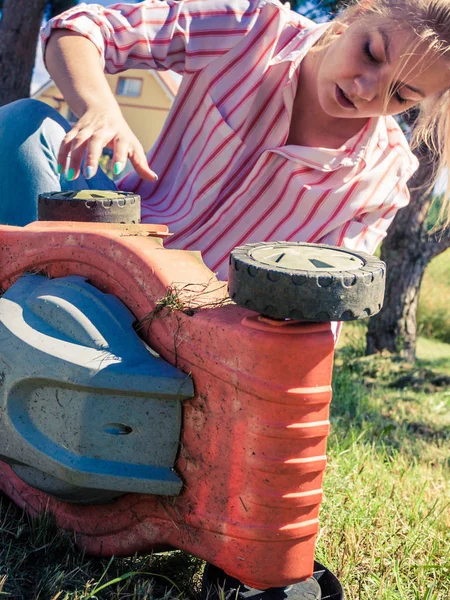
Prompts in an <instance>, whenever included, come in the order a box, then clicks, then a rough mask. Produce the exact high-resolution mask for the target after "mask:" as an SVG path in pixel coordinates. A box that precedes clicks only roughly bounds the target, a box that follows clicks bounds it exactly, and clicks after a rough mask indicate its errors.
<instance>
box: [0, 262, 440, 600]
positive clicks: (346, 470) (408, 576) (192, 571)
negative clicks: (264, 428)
mask: <svg viewBox="0 0 450 600" xmlns="http://www.w3.org/2000/svg"><path fill="white" fill-rule="evenodd" d="M447 262H448V263H449V264H448V265H447ZM439 263H440V264H439ZM434 269H437V271H434ZM437 273H439V276H438V275H437ZM441 284H442V286H443V288H442V289H440V288H439V289H438V290H437V287H438V286H439V285H441ZM449 289H450V261H448V257H447V256H446V255H443V256H442V257H439V258H438V259H436V261H434V262H433V263H432V265H431V267H430V273H427V279H426V280H425V282H424V287H423V292H422V297H421V311H422V313H421V314H422V316H421V322H420V323H421V330H422V332H426V333H430V332H431V333H432V334H433V335H434V334H435V333H436V328H438V329H439V331H441V330H442V331H443V330H444V329H443V325H442V323H441V322H440V321H439V320H437V319H436V315H433V314H432V313H433V312H436V311H435V307H436V306H438V303H439V302H440V298H448V290H449ZM444 305H445V303H443V306H444ZM444 308H445V310H446V311H447V312H446V313H445V315H444V316H443V317H442V320H443V322H445V323H446V324H448V328H449V331H450V309H447V308H446V307H445V306H444ZM430 313H431V316H430ZM433 319H434V320H433ZM427 323H428V325H427ZM430 323H432V325H430ZM427 327H428V329H427ZM364 335H365V325H364V324H355V325H350V324H347V325H346V326H345V327H344V331H343V334H342V336H341V341H340V344H339V348H338V351H337V354H336V365H335V372H334V378H333V381H334V397H333V402H332V411H331V421H332V432H331V435H330V438H329V444H328V457H329V465H328V468H327V471H326V476H325V482H324V492H325V498H324V502H323V504H322V510H321V518H320V520H321V529H320V533H319V537H318V542H317V550H316V558H317V559H318V560H319V561H320V562H322V563H323V564H325V565H326V566H328V567H329V568H330V569H332V570H333V571H334V572H335V573H336V574H337V575H338V577H339V579H340V580H341V582H342V584H343V586H344V588H345V592H346V598H347V599H348V600H449V599H450V450H449V448H450V385H449V383H450V345H449V344H446V343H443V342H442V341H436V340H435V339H433V340H432V339H429V338H426V337H422V338H421V339H420V340H419V344H418V360H417V363H416V364H415V365H414V366H409V365H406V364H405V363H402V362H399V361H397V360H395V359H393V358H392V357H390V356H386V355H381V356H376V357H365V356H364ZM440 337H441V339H448V340H449V341H450V334H449V338H447V337H446V334H445V335H442V336H440ZM202 569H203V563H202V561H200V560H198V559H195V558H193V557H190V556H188V555H186V554H184V553H182V552H179V551H174V552H168V553H165V554H153V555H151V556H133V557H129V558H115V559H100V558H93V557H89V556H86V555H84V554H83V553H81V552H79V551H77V550H76V548H75V545H74V540H73V536H72V535H71V534H70V533H67V532H63V531H60V530H58V529H57V528H56V527H55V525H54V524H53V522H52V519H51V518H50V517H49V516H48V515H44V516H42V517H40V518H38V519H34V520H32V519H30V518H29V517H28V516H27V515H26V514H24V513H23V512H22V511H21V510H20V509H18V508H17V507H16V506H14V505H13V504H12V503H11V502H10V501H9V500H8V499H7V498H6V497H4V496H1V495H0V600H1V598H3V597H4V598H11V599H24V600H88V599H90V598H97V599H98V600H101V599H108V600H116V599H117V600H119V599H120V600H128V599H130V600H138V599H140V600H157V599H158V600H170V599H172V598H181V599H183V600H184V599H185V600H200V597H201V592H200V590H201V576H202Z"/></svg>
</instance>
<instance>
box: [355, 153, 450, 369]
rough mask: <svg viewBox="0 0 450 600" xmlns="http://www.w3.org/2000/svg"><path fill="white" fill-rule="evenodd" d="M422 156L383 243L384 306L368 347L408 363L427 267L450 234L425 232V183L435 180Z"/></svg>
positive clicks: (446, 244) (413, 352)
mask: <svg viewBox="0 0 450 600" xmlns="http://www.w3.org/2000/svg"><path fill="white" fill-rule="evenodd" d="M419 158H420V166H419V169H418V170H417V172H416V173H415V175H414V177H413V178H412V180H411V184H410V188H411V202H410V204H409V205H408V206H407V207H406V208H403V209H402V210H400V211H399V212H398V213H397V215H396V217H395V219H394V222H393V223H392V225H391V228H390V229H389V232H388V235H387V237H386V239H385V240H384V242H383V245H382V248H381V259H382V260H384V261H385V262H386V265H387V275H386V295H385V301H384V306H383V309H382V311H381V312H380V313H379V314H378V315H376V316H375V317H373V318H372V319H371V320H370V322H369V329H368V333H367V346H366V354H373V353H375V352H379V351H381V350H388V351H389V352H393V353H398V354H400V355H401V356H402V357H403V358H404V359H405V360H407V361H410V362H413V361H414V360H415V356H416V338H417V304H418V299H419V291H420V285H421V283H422V278H423V275H424V272H425V268H426V266H427V265H428V263H429V262H430V260H431V259H432V258H434V257H435V256H437V255H438V254H440V253H441V252H443V251H444V250H445V249H446V248H448V247H449V246H450V236H449V235H448V234H444V235H441V236H438V235H436V236H430V235H429V234H428V232H427V224H426V218H427V213H428V210H429V207H430V204H431V200H432V198H431V196H430V195H424V192H423V187H425V188H426V186H427V182H429V181H430V179H431V176H432V172H433V163H432V162H431V161H430V159H429V157H427V156H426V155H422V156H420V157H419ZM424 184H425V185H424ZM421 187H422V189H421Z"/></svg>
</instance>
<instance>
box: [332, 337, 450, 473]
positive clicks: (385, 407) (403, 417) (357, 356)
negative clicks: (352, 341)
mask: <svg viewBox="0 0 450 600" xmlns="http://www.w3.org/2000/svg"><path fill="white" fill-rule="evenodd" d="M441 363H442V364H443V365H445V366H447V367H448V360H445V359H442V361H439V360H437V361H432V360H429V361H418V362H417V363H416V364H415V365H410V364H408V363H405V362H403V361H401V360H400V359H398V358H396V357H392V356H391V355H389V354H380V355H375V356H362V355H361V348H360V347H356V348H355V347H352V346H351V345H347V346H345V348H343V349H342V350H340V351H338V352H337V355H336V365H335V369H334V375H333V401H332V404H331V411H330V413H331V421H332V424H333V434H334V436H336V437H337V438H339V439H340V441H341V443H343V444H345V440H346V439H348V440H349V443H350V441H351V440H354V439H355V437H359V436H360V435H364V436H365V439H366V440H367V441H368V442H370V443H372V444H373V443H375V444H378V445H380V446H382V447H383V448H384V449H385V450H386V451H387V452H388V453H392V452H402V453H404V454H407V455H411V456H414V457H416V458H419V457H420V456H421V454H423V450H424V446H425V445H428V446H430V447H431V446H435V447H436V448H443V447H444V446H448V444H449V441H450V377H449V375H448V370H447V372H443V373H441V372H439V366H440V364H441ZM349 434H350V435H349ZM442 460H444V457H442ZM444 462H446V464H449V459H448V458H447V459H446V460H444Z"/></svg>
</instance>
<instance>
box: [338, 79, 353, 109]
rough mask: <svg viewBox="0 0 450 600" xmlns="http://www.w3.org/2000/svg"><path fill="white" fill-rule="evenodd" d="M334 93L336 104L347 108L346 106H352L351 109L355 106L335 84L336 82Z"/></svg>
mask: <svg viewBox="0 0 450 600" xmlns="http://www.w3.org/2000/svg"><path fill="white" fill-rule="evenodd" d="M335 95H336V100H337V102H338V104H340V105H341V106H342V108H347V109H348V108H352V109H355V108H356V106H355V105H354V104H353V102H352V101H351V100H349V99H348V98H347V96H346V95H345V94H344V92H343V91H342V90H341V88H340V87H339V86H338V85H337V84H336V91H335Z"/></svg>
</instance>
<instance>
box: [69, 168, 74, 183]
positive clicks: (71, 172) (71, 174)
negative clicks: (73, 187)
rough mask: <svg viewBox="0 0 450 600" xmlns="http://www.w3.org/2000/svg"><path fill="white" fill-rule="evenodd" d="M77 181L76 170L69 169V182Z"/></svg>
mask: <svg viewBox="0 0 450 600" xmlns="http://www.w3.org/2000/svg"><path fill="white" fill-rule="evenodd" d="M72 179H75V169H69V170H68V172H67V181H72Z"/></svg>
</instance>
